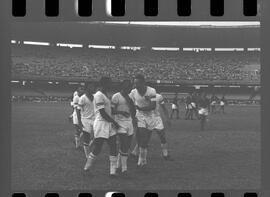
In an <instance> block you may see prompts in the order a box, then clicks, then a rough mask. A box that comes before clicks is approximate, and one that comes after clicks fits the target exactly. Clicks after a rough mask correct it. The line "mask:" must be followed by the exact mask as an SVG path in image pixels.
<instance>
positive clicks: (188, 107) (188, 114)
mask: <svg viewBox="0 0 270 197" xmlns="http://www.w3.org/2000/svg"><path fill="white" fill-rule="evenodd" d="M185 105H186V113H185V120H191V119H192V116H193V115H192V113H193V112H192V108H193V107H192V105H191V94H189V95H187V97H186V99H185Z"/></svg>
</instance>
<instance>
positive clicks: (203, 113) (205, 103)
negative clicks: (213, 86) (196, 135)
mask: <svg viewBox="0 0 270 197" xmlns="http://www.w3.org/2000/svg"><path fill="white" fill-rule="evenodd" d="M209 105H210V101H209V99H208V98H207V97H206V93H205V92H203V93H202V94H201V97H200V99H199V100H198V109H199V111H198V113H199V116H200V125H201V131H204V128H205V122H206V118H207V116H208V107H209Z"/></svg>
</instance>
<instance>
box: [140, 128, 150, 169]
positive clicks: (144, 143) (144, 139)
mask: <svg viewBox="0 0 270 197" xmlns="http://www.w3.org/2000/svg"><path fill="white" fill-rule="evenodd" d="M138 129H139V130H141V135H140V137H141V139H140V144H139V159H138V164H137V165H138V167H141V168H144V167H145V166H146V164H147V152H148V151H147V147H148V143H149V141H150V138H151V134H152V131H150V130H148V129H146V128H138Z"/></svg>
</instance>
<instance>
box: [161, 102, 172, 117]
mask: <svg viewBox="0 0 270 197" xmlns="http://www.w3.org/2000/svg"><path fill="white" fill-rule="evenodd" d="M160 107H161V110H162V111H163V114H164V115H165V117H166V118H167V119H169V117H170V116H169V112H168V110H167V108H166V106H165V103H164V102H161V103H160Z"/></svg>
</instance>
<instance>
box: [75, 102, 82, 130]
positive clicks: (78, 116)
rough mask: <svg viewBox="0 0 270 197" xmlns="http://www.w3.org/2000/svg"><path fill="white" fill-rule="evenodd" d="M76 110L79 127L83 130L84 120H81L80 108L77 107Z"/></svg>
mask: <svg viewBox="0 0 270 197" xmlns="http://www.w3.org/2000/svg"><path fill="white" fill-rule="evenodd" d="M75 110H76V114H77V118H78V123H79V126H80V127H81V128H82V127H83V124H82V119H81V110H80V108H79V107H76V108H75Z"/></svg>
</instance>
